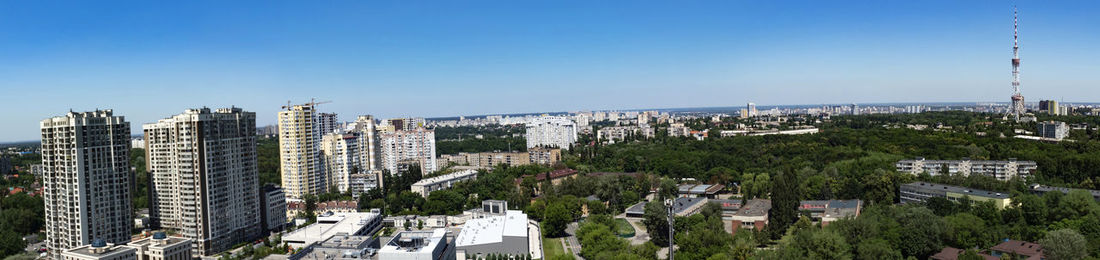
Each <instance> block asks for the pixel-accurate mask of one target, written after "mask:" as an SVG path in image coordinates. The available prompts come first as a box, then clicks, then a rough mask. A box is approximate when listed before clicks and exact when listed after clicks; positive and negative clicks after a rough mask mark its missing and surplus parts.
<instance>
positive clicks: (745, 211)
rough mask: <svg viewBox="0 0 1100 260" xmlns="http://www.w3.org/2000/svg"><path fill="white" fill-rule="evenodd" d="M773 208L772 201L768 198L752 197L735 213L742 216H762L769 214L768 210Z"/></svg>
mask: <svg viewBox="0 0 1100 260" xmlns="http://www.w3.org/2000/svg"><path fill="white" fill-rule="evenodd" d="M771 209H772V201H771V200H766V199H751V200H749V202H748V203H745V205H744V206H741V209H739V210H737V213H734V214H733V215H734V216H742V217H761V216H767V215H768V211H769V210H771Z"/></svg>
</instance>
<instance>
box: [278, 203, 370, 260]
mask: <svg viewBox="0 0 1100 260" xmlns="http://www.w3.org/2000/svg"><path fill="white" fill-rule="evenodd" d="M381 229H382V215H381V214H380V213H379V212H378V211H372V212H345V213H326V214H321V215H319V216H317V222H316V223H313V224H311V225H309V226H305V227H302V228H299V229H296V230H294V231H292V232H290V233H288V234H286V235H284V236H283V242H286V243H287V245H290V246H291V247H292V248H294V249H300V248H305V247H307V246H310V245H313V244H315V243H318V242H321V241H325V240H329V239H330V238H332V237H333V236H345V235H346V236H370V235H374V234H375V233H377V232H378V231H379V230H381ZM383 259H385V258H383Z"/></svg>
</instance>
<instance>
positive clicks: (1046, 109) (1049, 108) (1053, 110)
mask: <svg viewBox="0 0 1100 260" xmlns="http://www.w3.org/2000/svg"><path fill="white" fill-rule="evenodd" d="M1039 112H1040V113H1047V114H1051V115H1061V113H1059V112H1060V111H1059V107H1058V101H1054V100H1039Z"/></svg>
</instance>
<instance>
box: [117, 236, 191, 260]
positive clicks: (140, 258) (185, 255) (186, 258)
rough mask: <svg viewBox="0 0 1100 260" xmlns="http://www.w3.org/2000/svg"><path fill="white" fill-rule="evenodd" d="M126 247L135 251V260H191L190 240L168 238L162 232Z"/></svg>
mask: <svg viewBox="0 0 1100 260" xmlns="http://www.w3.org/2000/svg"><path fill="white" fill-rule="evenodd" d="M126 246H128V247H131V248H134V249H135V253H136V254H137V258H136V259H137V260H191V240H190V239H186V238H179V237H168V236H167V235H166V234H165V233H163V232H157V233H153V236H152V237H148V238H145V239H141V240H136V241H133V242H130V244H127V245H126Z"/></svg>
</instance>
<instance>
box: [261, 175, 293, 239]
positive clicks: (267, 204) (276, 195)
mask: <svg viewBox="0 0 1100 260" xmlns="http://www.w3.org/2000/svg"><path fill="white" fill-rule="evenodd" d="M260 206H261V209H260V219H261V220H262V221H263V224H262V225H263V226H262V227H263V228H264V230H266V231H267V232H277V231H282V230H283V227H285V226H286V219H287V218H286V193H284V192H283V189H282V188H279V186H275V185H271V184H268V185H264V186H263V188H261V189H260Z"/></svg>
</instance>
